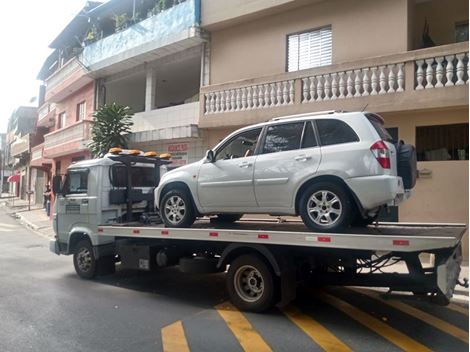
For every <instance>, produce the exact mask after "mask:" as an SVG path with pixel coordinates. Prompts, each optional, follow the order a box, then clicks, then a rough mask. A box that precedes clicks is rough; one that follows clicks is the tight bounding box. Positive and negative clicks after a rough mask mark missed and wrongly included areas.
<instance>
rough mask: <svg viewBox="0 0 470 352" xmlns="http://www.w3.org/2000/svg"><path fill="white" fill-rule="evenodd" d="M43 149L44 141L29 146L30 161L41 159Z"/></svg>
mask: <svg viewBox="0 0 470 352" xmlns="http://www.w3.org/2000/svg"><path fill="white" fill-rule="evenodd" d="M43 149H44V143H41V144H39V145H37V146H35V147H33V148H31V161H35V160H38V159H41V158H42V153H43Z"/></svg>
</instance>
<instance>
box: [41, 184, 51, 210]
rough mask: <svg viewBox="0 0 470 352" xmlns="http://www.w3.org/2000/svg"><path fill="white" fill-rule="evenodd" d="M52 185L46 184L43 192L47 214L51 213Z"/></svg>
mask: <svg viewBox="0 0 470 352" xmlns="http://www.w3.org/2000/svg"><path fill="white" fill-rule="evenodd" d="M51 194H52V193H51V187H50V186H49V184H47V185H46V190H45V191H44V193H43V196H44V203H43V206H44V209H45V210H46V213H47V216H49V215H50V206H51Z"/></svg>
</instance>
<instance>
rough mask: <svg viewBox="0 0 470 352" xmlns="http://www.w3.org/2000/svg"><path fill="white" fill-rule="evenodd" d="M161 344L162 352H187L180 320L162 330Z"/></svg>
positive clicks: (186, 343)
mask: <svg viewBox="0 0 470 352" xmlns="http://www.w3.org/2000/svg"><path fill="white" fill-rule="evenodd" d="M162 344H163V351H164V352H189V346H188V342H187V341H186V336H185V334H184V328H183V323H182V322H181V320H178V321H176V322H174V323H173V324H170V325H167V326H165V327H164V328H162Z"/></svg>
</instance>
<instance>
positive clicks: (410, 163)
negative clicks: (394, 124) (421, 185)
mask: <svg viewBox="0 0 470 352" xmlns="http://www.w3.org/2000/svg"><path fill="white" fill-rule="evenodd" d="M396 149H397V174H398V176H400V177H401V179H402V181H403V187H404V188H405V189H412V188H413V187H414V186H415V184H416V176H417V175H418V171H417V162H416V160H417V159H416V149H415V147H414V146H413V145H411V144H404V143H403V141H400V142H399V143H398V144H396Z"/></svg>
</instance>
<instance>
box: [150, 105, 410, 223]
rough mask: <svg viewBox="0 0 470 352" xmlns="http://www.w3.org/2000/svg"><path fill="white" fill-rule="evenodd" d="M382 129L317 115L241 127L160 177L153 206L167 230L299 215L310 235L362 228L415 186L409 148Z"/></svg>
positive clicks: (337, 115)
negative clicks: (213, 220) (212, 218)
mask: <svg viewBox="0 0 470 352" xmlns="http://www.w3.org/2000/svg"><path fill="white" fill-rule="evenodd" d="M383 124H384V121H383V119H382V118H381V117H380V116H379V115H377V114H373V113H367V112H324V113H310V114H302V115H295V116H288V117H281V118H275V119H273V120H271V121H269V122H266V123H260V124H256V125H252V126H248V127H244V128H242V129H239V130H238V131H235V132H233V133H232V134H230V135H229V136H228V137H226V138H225V139H224V140H223V141H222V142H220V143H219V144H218V145H217V146H216V147H215V148H214V149H212V150H208V151H207V154H206V157H205V158H204V159H202V160H200V161H198V162H195V163H192V164H189V165H186V166H183V167H180V168H178V169H175V170H173V171H170V172H168V173H166V174H165V175H164V176H163V177H162V179H161V181H160V184H159V186H158V187H157V189H156V190H155V202H156V204H155V205H156V207H158V208H159V210H160V214H161V217H162V219H163V221H164V223H165V225H166V226H168V227H188V226H191V225H192V224H193V222H194V221H195V219H196V217H199V216H203V215H217V219H218V220H219V221H221V222H234V221H237V220H238V219H240V217H241V216H242V215H243V214H247V213H258V214H259V213H263V214H271V215H300V216H301V218H302V220H303V222H304V223H305V225H307V226H308V227H309V228H310V229H312V230H315V231H329V232H333V231H339V230H341V229H343V228H345V227H348V226H349V225H350V224H351V223H355V224H366V223H370V222H371V221H372V220H373V219H374V218H375V216H376V215H377V214H378V212H379V210H380V209H381V207H384V206H387V205H392V204H393V205H396V204H398V203H400V202H401V201H402V200H404V199H405V198H406V196H407V194H408V193H409V190H411V189H412V188H413V187H414V185H415V181H416V152H415V149H414V147H413V146H411V145H408V144H404V143H403V142H400V143H399V142H397V141H393V140H392V138H391V137H390V135H389V134H388V132H387V130H386V129H385V128H384V125H383Z"/></svg>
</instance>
